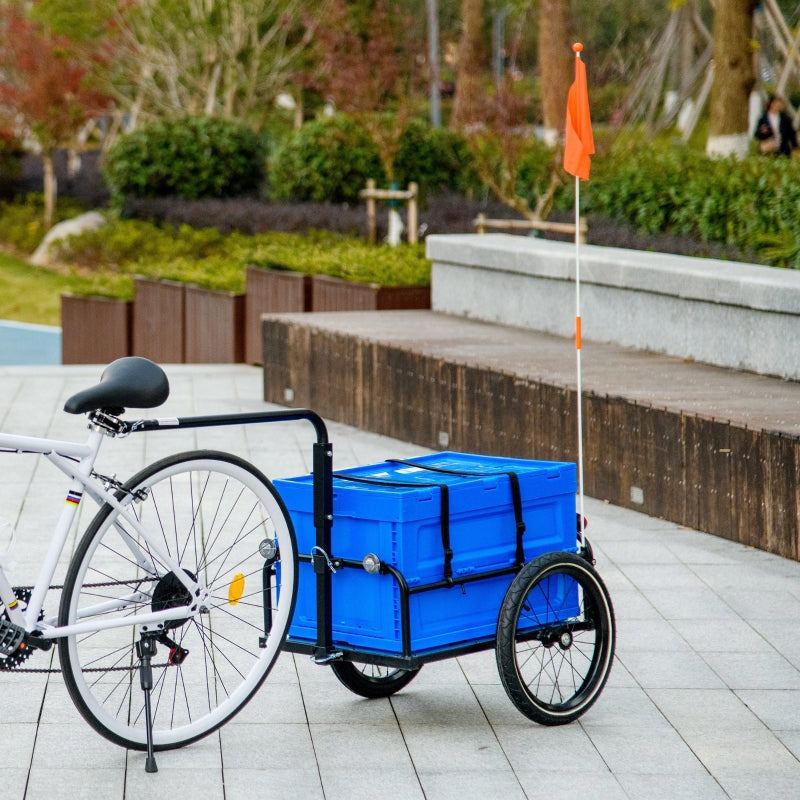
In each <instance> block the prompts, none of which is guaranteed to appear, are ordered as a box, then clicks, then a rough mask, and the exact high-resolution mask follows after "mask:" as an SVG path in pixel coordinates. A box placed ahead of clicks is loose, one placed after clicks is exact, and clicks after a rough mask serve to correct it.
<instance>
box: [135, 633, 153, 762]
mask: <svg viewBox="0 0 800 800" xmlns="http://www.w3.org/2000/svg"><path fill="white" fill-rule="evenodd" d="M155 654H156V635H155V634H153V633H143V634H142V638H141V639H140V640H139V641H138V642H136V655H137V656H138V657H139V659H140V660H139V682H140V684H141V687H142V691H143V692H144V717H145V719H144V724H145V733H146V736H147V759H146V760H145V762H144V771H145V772H158V767H157V766H156V758H155V756H154V755H153V716H152V713H151V710H150V690H151V689H152V688H153V667H152V665H151V662H150V659H151V658H152V657H153V656H154V655H155Z"/></svg>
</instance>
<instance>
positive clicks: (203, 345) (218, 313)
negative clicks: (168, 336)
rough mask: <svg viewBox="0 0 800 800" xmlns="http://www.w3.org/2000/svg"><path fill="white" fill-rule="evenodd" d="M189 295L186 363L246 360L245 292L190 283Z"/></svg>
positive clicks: (222, 362)
mask: <svg viewBox="0 0 800 800" xmlns="http://www.w3.org/2000/svg"><path fill="white" fill-rule="evenodd" d="M185 298H186V306H185V314H186V317H185V344H184V346H185V353H184V355H185V360H186V363H188V364H232V363H234V364H235V363H239V362H241V361H243V360H244V313H245V302H244V298H245V296H244V295H243V294H234V293H233V292H221V291H215V290H212V289H203V288H201V287H199V286H191V285H189V286H186V288H185Z"/></svg>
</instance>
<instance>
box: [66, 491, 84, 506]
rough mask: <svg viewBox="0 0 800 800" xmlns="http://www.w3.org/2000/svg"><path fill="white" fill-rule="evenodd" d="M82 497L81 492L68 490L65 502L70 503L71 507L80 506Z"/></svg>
mask: <svg viewBox="0 0 800 800" xmlns="http://www.w3.org/2000/svg"><path fill="white" fill-rule="evenodd" d="M82 497H83V492H75V491H72V490H70V491H69V492H67V502H68V503H72V504H73V505H76V506H77V505H80V502H81V498H82Z"/></svg>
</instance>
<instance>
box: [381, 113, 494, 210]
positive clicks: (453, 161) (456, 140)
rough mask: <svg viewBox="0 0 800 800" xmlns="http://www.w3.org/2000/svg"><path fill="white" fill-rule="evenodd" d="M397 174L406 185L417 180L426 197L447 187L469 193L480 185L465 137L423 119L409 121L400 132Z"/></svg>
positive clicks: (397, 178)
mask: <svg viewBox="0 0 800 800" xmlns="http://www.w3.org/2000/svg"><path fill="white" fill-rule="evenodd" d="M394 175H395V180H396V181H397V183H398V184H399V185H400V186H401V187H403V188H405V187H406V186H407V185H408V184H409V183H411V182H412V181H414V182H415V183H417V184H418V186H419V190H420V195H421V196H422V197H423V198H424V197H425V196H427V195H430V194H435V193H437V192H441V191H443V190H450V191H454V192H457V193H459V194H466V193H467V192H471V191H477V190H479V188H480V180H479V179H478V176H477V174H476V172H475V169H474V167H473V165H472V156H471V155H470V152H469V147H468V146H467V142H466V140H465V139H464V137H463V136H461V135H460V134H458V133H456V132H455V131H451V130H449V129H448V128H432V127H431V126H430V125H429V124H428V123H427V122H423V121H422V120H414V121H412V122H411V123H409V125H407V126H406V128H405V130H404V131H403V133H402V134H401V135H400V141H399V146H398V149H397V154H396V155H395V159H394Z"/></svg>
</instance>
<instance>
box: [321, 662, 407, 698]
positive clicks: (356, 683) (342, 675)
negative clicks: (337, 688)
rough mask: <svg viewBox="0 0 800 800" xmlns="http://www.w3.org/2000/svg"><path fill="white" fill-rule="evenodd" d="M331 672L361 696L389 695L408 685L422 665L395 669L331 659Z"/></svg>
mask: <svg viewBox="0 0 800 800" xmlns="http://www.w3.org/2000/svg"><path fill="white" fill-rule="evenodd" d="M331 669H332V670H333V674H334V675H335V676H336V677H337V678H338V679H339V680H340V681H341V682H342V683H343V684H344V685H345V686H346V687H347V688H348V689H349V690H350V691H351V692H354V693H355V694H359V695H361V696H362V697H369V698H376V697H389V696H390V695H393V694H394V693H395V692H399V691H400V690H401V689H402V688H403V687H404V686H408V684H409V683H411V681H413V680H414V678H416V677H417V674H418V673H419V671H420V670H421V669H422V667H417V668H416V669H397V668H394V667H383V666H379V665H377V664H362V663H359V662H355V661H332V662H331Z"/></svg>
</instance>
